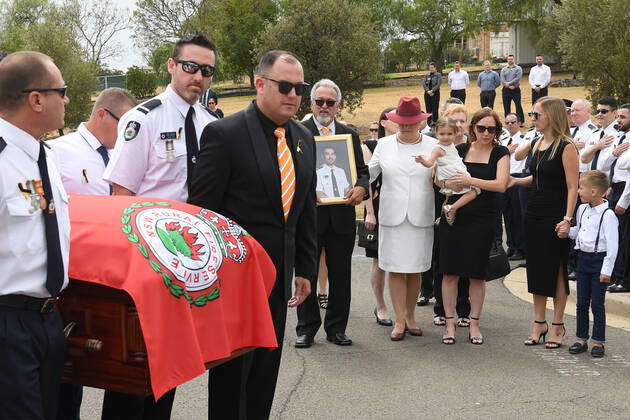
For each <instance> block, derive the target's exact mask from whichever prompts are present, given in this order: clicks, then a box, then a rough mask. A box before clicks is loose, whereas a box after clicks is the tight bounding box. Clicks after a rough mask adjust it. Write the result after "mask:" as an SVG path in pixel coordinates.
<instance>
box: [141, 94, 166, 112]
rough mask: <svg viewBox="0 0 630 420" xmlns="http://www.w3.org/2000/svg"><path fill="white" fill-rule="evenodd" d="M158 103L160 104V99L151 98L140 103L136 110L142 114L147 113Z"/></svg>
mask: <svg viewBox="0 0 630 420" xmlns="http://www.w3.org/2000/svg"><path fill="white" fill-rule="evenodd" d="M160 105H162V101H161V100H159V99H158V98H153V99H151V100H149V101H146V102H145V103H143V104H142V105H140V106H139V107H138V111H140V112H142V113H143V114H148V113H149V111H152V110H154V109H155V108H157V107H158V106H160Z"/></svg>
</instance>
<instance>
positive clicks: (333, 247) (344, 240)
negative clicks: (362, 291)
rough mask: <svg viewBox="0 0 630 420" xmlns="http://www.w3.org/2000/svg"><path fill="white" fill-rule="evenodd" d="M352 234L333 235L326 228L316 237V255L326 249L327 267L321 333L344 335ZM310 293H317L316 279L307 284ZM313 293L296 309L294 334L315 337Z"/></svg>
mask: <svg viewBox="0 0 630 420" xmlns="http://www.w3.org/2000/svg"><path fill="white" fill-rule="evenodd" d="M355 236H356V235H355V233H345V234H341V233H335V232H334V231H333V228H332V227H329V228H328V229H327V230H326V232H324V233H323V234H319V235H317V247H318V250H317V255H321V253H322V249H325V250H326V266H327V267H328V307H327V308H326V315H325V316H324V331H326V334H327V335H334V334H336V333H345V332H346V326H347V325H348V317H349V315H350V277H351V264H352V250H353V249H354V239H355ZM311 290H317V277H315V278H314V279H313V280H312V281H311ZM319 311H320V308H319V304H318V302H317V296H316V293H311V294H310V295H309V296H308V297H307V298H306V300H305V301H304V302H303V303H302V304H301V305H300V306H298V308H297V315H298V322H297V326H296V328H295V331H296V333H297V335H305V334H306V335H308V336H309V337H315V334H317V331H318V330H319V327H320V326H321V325H322V318H321V315H320V313H319Z"/></svg>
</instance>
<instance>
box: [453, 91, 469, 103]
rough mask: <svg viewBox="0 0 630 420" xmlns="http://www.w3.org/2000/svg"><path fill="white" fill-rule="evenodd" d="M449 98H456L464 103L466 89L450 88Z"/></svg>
mask: <svg viewBox="0 0 630 420" xmlns="http://www.w3.org/2000/svg"><path fill="white" fill-rule="evenodd" d="M451 98H457V99H459V100H460V101H462V103H464V104H465V103H466V89H455V90H451Z"/></svg>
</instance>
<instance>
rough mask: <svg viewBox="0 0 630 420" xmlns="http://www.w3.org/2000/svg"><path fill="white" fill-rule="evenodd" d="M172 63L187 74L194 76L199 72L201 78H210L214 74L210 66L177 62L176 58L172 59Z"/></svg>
mask: <svg viewBox="0 0 630 420" xmlns="http://www.w3.org/2000/svg"><path fill="white" fill-rule="evenodd" d="M173 61H175V62H176V63H179V64H181V65H182V70H184V71H185V72H186V73H188V74H195V73H197V71H199V70H201V75H202V76H203V77H212V75H213V74H214V67H213V66H211V65H210V64H198V63H195V62H194V61H186V60H179V59H177V58H174V59H173Z"/></svg>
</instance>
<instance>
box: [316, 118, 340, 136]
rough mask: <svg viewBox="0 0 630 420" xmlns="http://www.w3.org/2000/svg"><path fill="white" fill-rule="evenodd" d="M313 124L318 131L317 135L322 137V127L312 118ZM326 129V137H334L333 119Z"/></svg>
mask: <svg viewBox="0 0 630 420" xmlns="http://www.w3.org/2000/svg"><path fill="white" fill-rule="evenodd" d="M313 122H314V123H315V127H317V129H318V130H319V135H320V136H323V135H324V132H323V131H322V128H324V126H323V125H322V124H320V123H319V121H317V118H315V117H313ZM326 128H328V130H330V131H328V134H327V135H328V136H334V135H335V119H334V118H333V120H332V121H331V122H330V124H328V125H327V126H326Z"/></svg>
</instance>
